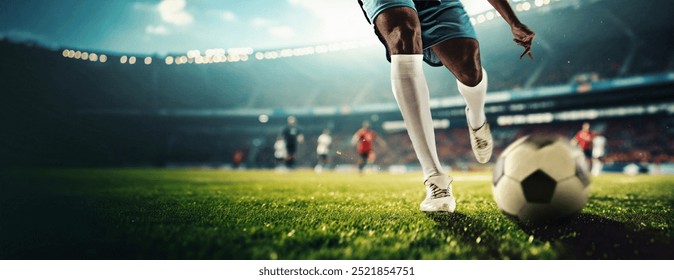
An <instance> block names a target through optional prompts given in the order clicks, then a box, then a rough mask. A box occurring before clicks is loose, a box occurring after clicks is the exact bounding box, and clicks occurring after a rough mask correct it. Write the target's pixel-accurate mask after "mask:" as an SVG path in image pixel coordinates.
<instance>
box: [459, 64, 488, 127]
mask: <svg viewBox="0 0 674 280" xmlns="http://www.w3.org/2000/svg"><path fill="white" fill-rule="evenodd" d="M456 84H457V86H458V87H459V93H461V95H463V99H465V100H466V105H468V121H469V122H470V126H471V127H472V128H473V129H477V128H480V127H481V126H482V124H484V122H485V121H486V120H487V117H486V116H485V115H484V99H485V97H486V96H487V71H485V70H484V68H482V81H480V83H478V84H477V85H475V86H474V87H469V86H467V85H464V84H462V83H461V82H460V81H459V80H456Z"/></svg>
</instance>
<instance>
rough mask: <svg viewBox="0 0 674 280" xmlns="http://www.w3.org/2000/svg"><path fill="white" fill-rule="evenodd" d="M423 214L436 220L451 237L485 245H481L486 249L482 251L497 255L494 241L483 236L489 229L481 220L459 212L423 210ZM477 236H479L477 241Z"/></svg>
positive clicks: (493, 255)
mask: <svg viewBox="0 0 674 280" xmlns="http://www.w3.org/2000/svg"><path fill="white" fill-rule="evenodd" d="M425 214H426V216H427V217H428V218H430V219H432V220H434V221H435V222H436V224H437V227H438V228H439V229H441V230H444V231H447V232H448V233H450V234H452V237H455V238H456V239H458V240H459V241H461V242H463V243H466V244H477V243H480V244H482V245H485V246H482V249H483V250H486V251H483V252H482V253H485V254H487V255H489V256H491V258H497V257H498V256H499V252H498V250H497V248H498V246H497V244H496V242H495V241H494V240H491V239H485V238H483V236H484V235H485V232H488V231H489V230H490V228H489V226H487V225H486V223H485V222H484V221H483V220H481V219H476V218H473V217H471V216H468V215H466V214H463V213H459V212H454V213H442V212H439V213H435V212H425ZM478 238H480V239H479V241H478ZM492 243H493V244H492Z"/></svg>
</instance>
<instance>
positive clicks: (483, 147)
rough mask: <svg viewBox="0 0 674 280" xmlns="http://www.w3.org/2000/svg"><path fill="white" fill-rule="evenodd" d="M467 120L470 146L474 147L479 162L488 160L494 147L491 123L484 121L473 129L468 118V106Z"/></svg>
mask: <svg viewBox="0 0 674 280" xmlns="http://www.w3.org/2000/svg"><path fill="white" fill-rule="evenodd" d="M466 122H467V123H468V132H469V134H470V146H471V147H472V148H473V154H475V159H477V162H479V163H486V162H488V161H489V159H490V158H491V152H492V150H493V149H494V139H492V137H491V130H490V129H489V123H488V122H487V121H484V123H483V124H482V126H480V127H479V128H478V129H473V127H472V126H471V125H470V120H468V107H466Z"/></svg>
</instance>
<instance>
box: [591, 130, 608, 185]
mask: <svg viewBox="0 0 674 280" xmlns="http://www.w3.org/2000/svg"><path fill="white" fill-rule="evenodd" d="M604 155H606V137H604V136H603V135H601V134H597V135H596V136H595V137H594V139H592V170H591V171H592V175H594V176H597V175H599V174H601V169H602V167H604V162H603V161H604Z"/></svg>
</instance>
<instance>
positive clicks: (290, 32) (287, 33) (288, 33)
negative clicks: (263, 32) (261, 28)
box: [268, 26, 295, 38]
mask: <svg viewBox="0 0 674 280" xmlns="http://www.w3.org/2000/svg"><path fill="white" fill-rule="evenodd" d="M268 31H269V34H271V35H273V36H275V37H279V38H290V37H293V36H295V30H294V29H292V28H290V27H288V26H272V27H269V29H268Z"/></svg>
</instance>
